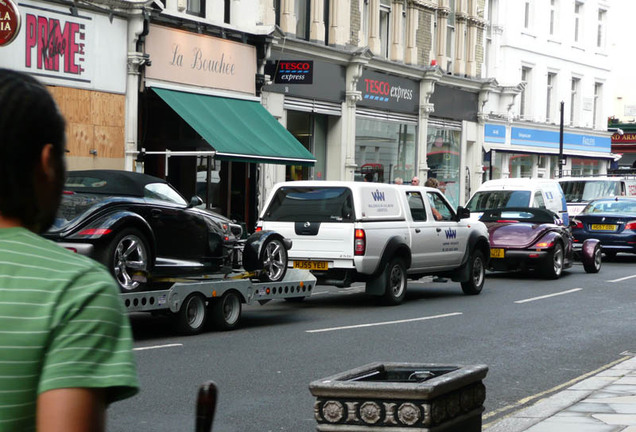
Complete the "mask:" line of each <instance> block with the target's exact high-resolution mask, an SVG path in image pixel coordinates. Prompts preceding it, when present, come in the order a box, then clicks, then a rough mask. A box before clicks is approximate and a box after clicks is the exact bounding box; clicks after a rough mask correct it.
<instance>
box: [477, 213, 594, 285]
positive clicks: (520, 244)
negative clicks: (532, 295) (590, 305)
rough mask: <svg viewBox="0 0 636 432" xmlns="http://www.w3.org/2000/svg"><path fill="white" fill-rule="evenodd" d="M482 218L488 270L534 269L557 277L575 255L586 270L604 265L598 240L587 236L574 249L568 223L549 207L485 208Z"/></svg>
mask: <svg viewBox="0 0 636 432" xmlns="http://www.w3.org/2000/svg"><path fill="white" fill-rule="evenodd" d="M480 221H481V222H483V223H484V224H486V227H487V228H488V233H489V236H490V261H489V267H488V269H489V270H493V271H497V270H499V271H506V270H527V269H535V270H538V271H539V272H541V273H542V274H543V275H544V276H545V277H547V278H550V279H556V278H558V277H559V276H561V273H562V272H563V270H564V269H566V268H569V267H571V266H572V264H573V262H574V260H575V259H576V258H580V259H581V260H582V261H583V266H584V268H585V271H586V272H588V273H597V272H598V271H599V270H600V268H601V250H600V246H599V244H598V240H593V239H589V240H587V241H586V242H585V243H584V245H583V247H582V249H580V250H575V248H574V247H573V238H572V234H571V232H570V229H569V227H566V226H563V223H562V222H561V220H560V218H559V216H558V215H557V214H555V213H554V212H552V211H550V210H546V209H540V208H534V207H532V208H531V207H506V208H498V209H492V210H486V211H485V212H484V214H483V215H482V217H481V219H480Z"/></svg>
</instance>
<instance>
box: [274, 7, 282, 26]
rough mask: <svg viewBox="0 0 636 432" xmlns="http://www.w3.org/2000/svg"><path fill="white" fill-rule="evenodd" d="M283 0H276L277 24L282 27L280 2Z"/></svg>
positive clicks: (275, 13)
mask: <svg viewBox="0 0 636 432" xmlns="http://www.w3.org/2000/svg"><path fill="white" fill-rule="evenodd" d="M281 1H282V0H274V15H275V16H276V25H277V26H279V27H280V2H281Z"/></svg>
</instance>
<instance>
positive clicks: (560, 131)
mask: <svg viewBox="0 0 636 432" xmlns="http://www.w3.org/2000/svg"><path fill="white" fill-rule="evenodd" d="M563 105H564V102H563V101H561V121H560V123H559V178H561V177H563V165H565V159H564V158H563Z"/></svg>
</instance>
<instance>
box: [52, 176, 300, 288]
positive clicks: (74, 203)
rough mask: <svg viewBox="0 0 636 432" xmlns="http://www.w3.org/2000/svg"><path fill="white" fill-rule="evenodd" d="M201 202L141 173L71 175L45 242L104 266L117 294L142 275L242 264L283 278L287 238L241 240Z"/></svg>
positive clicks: (236, 228) (138, 284) (265, 235)
mask: <svg viewBox="0 0 636 432" xmlns="http://www.w3.org/2000/svg"><path fill="white" fill-rule="evenodd" d="M200 204H201V199H200V198H199V197H197V196H194V197H193V198H192V199H191V200H190V202H189V203H188V202H187V201H186V200H185V199H184V198H183V197H182V196H181V194H180V193H179V192H178V191H177V190H175V189H174V188H173V187H172V186H171V185H170V184H168V183H167V182H166V181H165V180H162V179H159V178H156V177H152V176H149V175H146V174H141V173H135V172H127V171H115V170H87V171H70V172H69V173H68V175H67V179H66V184H65V191H64V194H63V197H62V203H61V205H60V208H59V211H58V215H57V219H56V221H55V223H54V225H53V227H52V228H51V229H50V230H49V231H48V232H47V233H45V234H44V236H45V237H47V238H49V239H51V240H53V241H55V242H58V243H59V244H60V245H61V246H63V247H66V248H67V249H70V250H73V251H75V252H78V253H81V254H83V255H87V256H89V257H91V258H94V259H95V260H97V261H100V262H101V263H103V264H104V265H105V266H106V267H107V268H108V269H109V270H110V271H111V272H112V274H113V276H114V277H115V279H116V280H117V282H118V283H119V286H120V288H121V290H122V292H134V291H143V290H145V289H148V288H149V287H150V286H149V284H148V283H146V282H145V280H147V279H148V276H150V277H160V276H162V277H169V276H187V275H201V274H207V273H214V272H224V273H229V272H231V271H232V270H233V269H236V268H237V267H239V266H240V265H241V264H242V265H243V267H244V269H245V270H247V271H257V270H258V274H259V277H260V278H261V279H263V280H271V281H278V280H281V279H282V278H283V277H284V275H285V272H286V271H287V250H288V249H289V248H290V247H291V242H290V241H289V240H287V239H284V238H283V237H282V236H281V235H280V234H278V233H275V232H271V231H269V232H259V233H254V234H253V235H252V236H250V237H249V238H248V239H247V240H246V241H240V240H238V238H239V237H240V236H241V227H240V225H237V224H234V223H233V222H232V221H230V220H229V219H227V218H225V217H224V216H221V215H219V214H217V213H214V212H211V211H207V210H204V209H200V208H197V207H196V206H197V205H200Z"/></svg>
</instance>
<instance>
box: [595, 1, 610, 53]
mask: <svg viewBox="0 0 636 432" xmlns="http://www.w3.org/2000/svg"><path fill="white" fill-rule="evenodd" d="M606 17H607V11H606V10H604V9H599V10H598V30H597V32H596V46H597V47H598V48H605V20H606Z"/></svg>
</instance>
